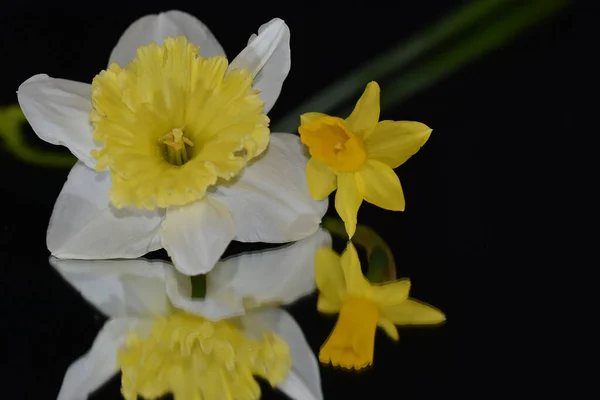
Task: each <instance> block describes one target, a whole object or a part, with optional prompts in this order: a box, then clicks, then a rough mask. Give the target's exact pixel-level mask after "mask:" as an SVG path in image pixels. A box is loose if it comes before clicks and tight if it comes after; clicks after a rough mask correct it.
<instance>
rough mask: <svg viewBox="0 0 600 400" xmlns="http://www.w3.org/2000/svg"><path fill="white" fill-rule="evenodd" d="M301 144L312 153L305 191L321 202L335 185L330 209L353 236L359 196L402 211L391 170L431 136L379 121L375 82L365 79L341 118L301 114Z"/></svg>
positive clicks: (423, 129) (420, 127)
mask: <svg viewBox="0 0 600 400" xmlns="http://www.w3.org/2000/svg"><path fill="white" fill-rule="evenodd" d="M300 121H301V125H300V127H299V128H298V132H299V133H300V138H301V141H302V143H304V144H305V145H306V146H308V148H309V151H310V155H311V156H312V157H311V159H310V161H309V162H308V165H307V166H306V177H307V180H308V189H309V191H310V194H311V196H312V197H313V198H314V199H315V200H323V199H325V198H326V197H327V196H329V194H330V193H331V192H333V191H334V190H335V189H336V188H337V193H336V196H335V209H336V210H337V212H338V214H339V215H340V217H341V218H342V219H343V220H344V223H345V224H346V231H347V232H348V235H349V236H350V237H352V235H354V232H355V230H356V217H357V213H358V208H359V207H360V204H361V203H362V201H363V200H366V201H367V202H369V203H371V204H374V205H376V206H378V207H381V208H384V209H386V210H392V211H404V194H403V192H402V186H400V180H399V179H398V176H397V175H396V174H395V173H394V171H393V168H397V167H398V166H400V165H402V164H403V163H404V162H405V161H406V160H408V159H409V158H410V157H411V156H412V155H413V154H415V153H416V152H417V151H418V150H419V148H421V146H423V145H424V144H425V142H426V141H427V139H429V136H430V135H431V131H432V130H431V128H429V127H428V126H427V125H425V124H422V123H420V122H413V121H379V85H378V84H377V82H370V83H369V84H368V85H367V87H366V89H365V92H364V93H363V95H362V96H361V98H360V99H359V100H358V102H357V103H356V106H355V108H354V111H353V112H352V114H351V115H350V116H349V117H348V118H346V119H345V120H344V119H341V118H338V117H332V116H329V115H325V114H321V113H316V112H311V113H306V114H303V115H302V116H301V117H300Z"/></svg>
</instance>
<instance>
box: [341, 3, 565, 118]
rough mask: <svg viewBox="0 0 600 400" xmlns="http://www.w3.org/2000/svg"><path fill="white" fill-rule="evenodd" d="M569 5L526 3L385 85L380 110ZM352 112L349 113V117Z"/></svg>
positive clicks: (396, 102) (414, 92) (394, 103)
mask: <svg viewBox="0 0 600 400" xmlns="http://www.w3.org/2000/svg"><path fill="white" fill-rule="evenodd" d="M566 4H567V2H566V1H563V0H544V1H524V2H523V3H522V5H521V6H519V7H517V8H515V9H514V10H513V11H512V12H511V13H510V14H509V15H507V16H505V17H503V18H501V19H498V20H495V21H494V22H492V23H490V24H487V25H485V26H484V27H482V29H481V30H478V31H477V34H475V35H470V36H468V37H467V38H465V39H464V40H462V41H460V42H458V43H456V44H455V45H453V46H452V47H451V48H448V49H446V50H445V51H441V52H440V53H438V54H437V55H436V56H435V57H434V58H432V59H431V60H430V61H428V62H426V63H422V64H419V66H418V67H415V68H414V69H412V70H410V71H409V72H407V73H405V74H402V75H401V76H399V77H398V78H396V79H394V80H392V81H390V82H388V83H387V84H386V87H387V90H385V91H382V93H381V108H382V109H387V108H390V107H392V106H394V105H396V104H398V103H399V102H401V101H402V100H404V99H406V98H407V97H409V96H411V95H413V94H416V93H417V92H419V91H422V90H423V89H426V88H427V87H429V86H431V85H432V84H434V83H435V82H437V81H439V80H440V79H442V78H444V77H445V76H447V75H450V74H451V73H453V72H455V71H457V70H458V69H460V68H461V67H463V66H465V65H466V64H468V63H470V62H472V61H474V60H476V59H477V58H479V57H481V56H483V55H484V54H486V53H488V52H490V51H492V50H494V49H496V48H498V47H500V46H501V45H502V44H504V43H506V42H508V41H510V40H511V39H513V38H515V37H516V36H517V35H519V34H520V33H522V32H523V31H524V30H526V29H527V28H529V27H531V26H532V25H534V24H536V23H539V22H541V21H542V20H544V19H546V18H547V17H550V16H552V15H553V14H555V13H556V12H557V11H558V10H560V9H561V8H562V7H564V6H565V5H566ZM351 112H352V110H351V109H349V110H348V114H350V113H351Z"/></svg>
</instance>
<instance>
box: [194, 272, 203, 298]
mask: <svg viewBox="0 0 600 400" xmlns="http://www.w3.org/2000/svg"><path fill="white" fill-rule="evenodd" d="M190 280H191V281H192V298H193V299H203V298H204V297H206V275H204V274H203V275H196V276H190Z"/></svg>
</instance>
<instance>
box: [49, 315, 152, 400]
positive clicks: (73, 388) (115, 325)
mask: <svg viewBox="0 0 600 400" xmlns="http://www.w3.org/2000/svg"><path fill="white" fill-rule="evenodd" d="M149 328H150V326H149V324H148V323H147V322H145V321H142V320H138V319H136V318H116V319H110V320H108V321H107V322H106V324H105V325H104V327H102V329H101V330H100V332H99V333H98V335H96V339H95V340H94V343H93V344H92V347H91V349H90V350H89V351H88V352H87V353H86V354H84V355H83V356H81V357H80V358H78V359H77V360H75V362H73V363H72V364H71V365H70V366H69V368H68V369H67V372H66V373H65V377H64V378H63V382H62V385H61V387H60V391H59V393H58V397H57V399H58V400H86V399H87V398H88V397H89V396H90V395H91V394H92V393H93V392H95V391H96V390H97V389H98V388H100V387H101V386H102V385H104V384H105V383H106V382H107V381H108V380H109V379H110V378H111V377H112V376H113V375H114V374H116V373H117V372H119V368H118V367H117V352H118V349H119V348H120V347H121V346H122V345H123V343H124V342H125V338H126V336H127V333H128V332H129V331H131V330H136V331H138V332H140V333H142V332H149Z"/></svg>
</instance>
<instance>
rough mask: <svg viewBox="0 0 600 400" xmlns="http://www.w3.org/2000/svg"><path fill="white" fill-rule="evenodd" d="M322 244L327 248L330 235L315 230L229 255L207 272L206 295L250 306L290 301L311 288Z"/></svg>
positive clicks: (321, 230)
mask: <svg viewBox="0 0 600 400" xmlns="http://www.w3.org/2000/svg"><path fill="white" fill-rule="evenodd" d="M322 246H327V247H331V236H330V235H329V233H328V232H327V231H325V230H323V229H319V230H318V231H317V232H316V233H314V234H313V235H311V236H309V237H307V238H306V239H303V240H300V241H298V242H296V243H294V244H290V245H286V246H283V247H280V248H276V249H269V250H262V251H254V252H247V253H242V254H240V255H236V256H234V257H230V258H228V259H226V260H224V261H221V262H219V263H218V264H217V266H216V267H215V269H213V270H212V271H211V273H210V274H208V275H207V289H208V293H207V295H209V296H215V297H220V298H234V297H237V298H240V299H242V298H244V299H246V300H250V303H248V302H246V304H251V305H254V306H260V305H263V304H271V303H279V304H289V303H292V302H294V301H296V300H297V299H299V298H300V297H303V296H306V295H308V294H310V293H312V292H313V291H314V290H315V288H316V286H315V254H316V252H317V249H319V248H320V247H322Z"/></svg>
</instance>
